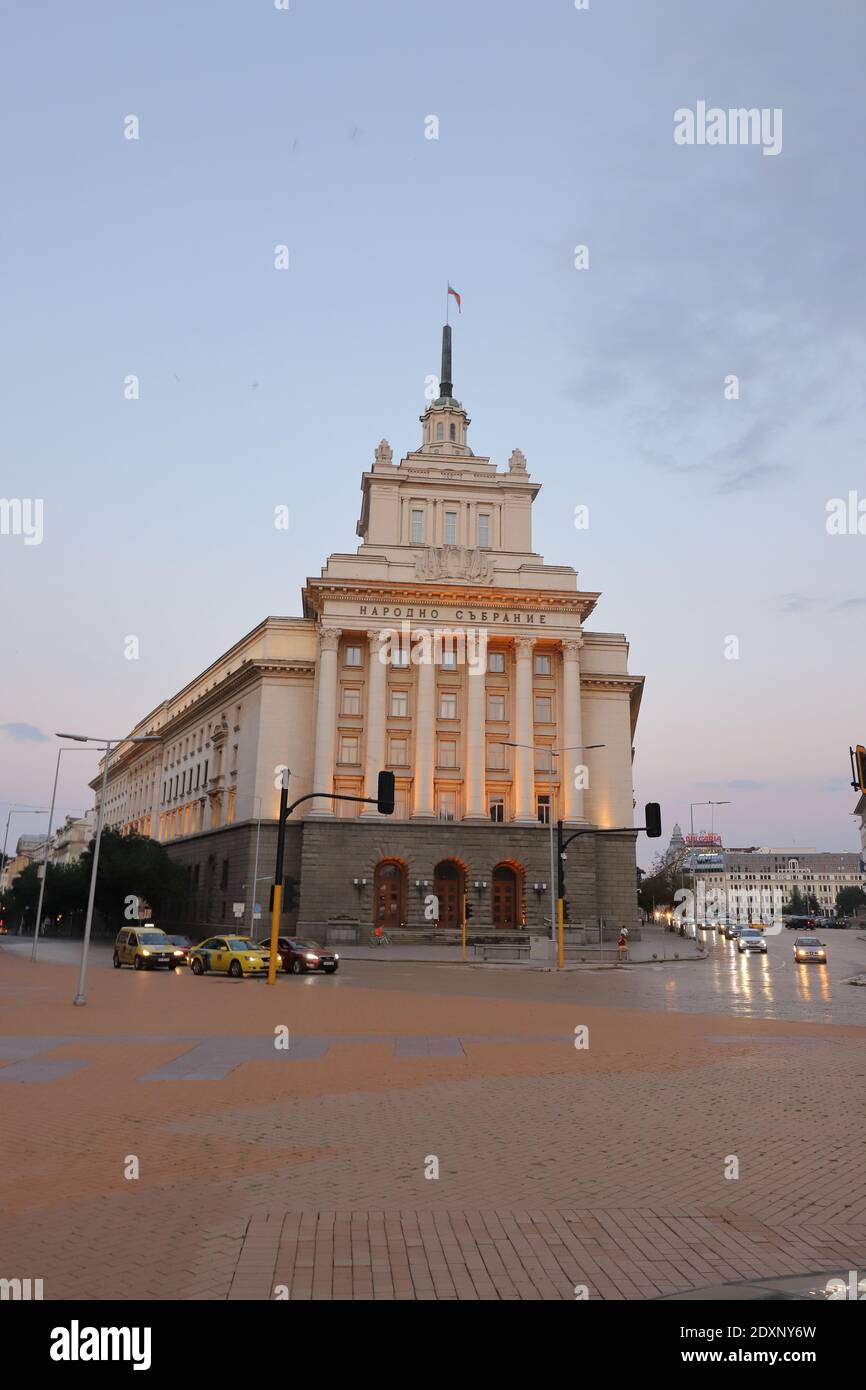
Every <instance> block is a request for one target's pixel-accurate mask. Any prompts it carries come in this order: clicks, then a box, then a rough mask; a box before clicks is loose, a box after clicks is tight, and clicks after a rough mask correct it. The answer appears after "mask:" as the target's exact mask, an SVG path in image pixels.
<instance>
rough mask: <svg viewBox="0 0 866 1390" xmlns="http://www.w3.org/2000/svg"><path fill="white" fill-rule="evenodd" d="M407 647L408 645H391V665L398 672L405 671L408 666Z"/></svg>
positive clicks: (393, 643) (400, 643)
mask: <svg viewBox="0 0 866 1390" xmlns="http://www.w3.org/2000/svg"><path fill="white" fill-rule="evenodd" d="M409 660H410V657H409V646H408V643H406V644H404V643H403V642H392V644H391V665H392V666H394V667H396V668H397V669H398V670H406V668H407V667H408V665H409Z"/></svg>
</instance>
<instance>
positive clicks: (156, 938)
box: [138, 931, 166, 946]
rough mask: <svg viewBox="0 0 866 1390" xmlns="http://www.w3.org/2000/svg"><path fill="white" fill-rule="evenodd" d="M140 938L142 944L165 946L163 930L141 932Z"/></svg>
mask: <svg viewBox="0 0 866 1390" xmlns="http://www.w3.org/2000/svg"><path fill="white" fill-rule="evenodd" d="M138 939H139V941H140V942H141V945H142V946H165V945H166V939H165V937H164V936H163V934H162V932H161V931H143V932H139V934H138Z"/></svg>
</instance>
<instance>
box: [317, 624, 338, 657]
mask: <svg viewBox="0 0 866 1390" xmlns="http://www.w3.org/2000/svg"><path fill="white" fill-rule="evenodd" d="M342 635H343V629H342V628H341V627H320V628H319V644H320V646H321V648H322V651H323V652H335V651H336V650H337V648H338V646H339V645H340V638H341V637H342Z"/></svg>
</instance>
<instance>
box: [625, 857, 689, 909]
mask: <svg viewBox="0 0 866 1390" xmlns="http://www.w3.org/2000/svg"><path fill="white" fill-rule="evenodd" d="M681 887H682V874H681V872H680V870H679V869H678V868H677V867H676V865H674V864H668V863H665V862H664V861H663V860H662V861H660V862H658V863H656V864H654V865H653V868H652V871H651V873H648V874H645V875H644V877H643V879H642V880H641V885H640V888H639V889H638V894H637V900H638V903H639V904H640V906H641V907H642V908H643V910H644V912H646V913H652V910H653V907H674V906H675V905H676V900H675V897H674V895H675V893H676V891H677V889H678V888H681ZM689 887H691V883H689Z"/></svg>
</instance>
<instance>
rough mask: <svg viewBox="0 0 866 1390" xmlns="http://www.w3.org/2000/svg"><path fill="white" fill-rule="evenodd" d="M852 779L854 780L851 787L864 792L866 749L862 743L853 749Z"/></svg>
mask: <svg viewBox="0 0 866 1390" xmlns="http://www.w3.org/2000/svg"><path fill="white" fill-rule="evenodd" d="M854 777H855V779H856V780H855V781H854V782H852V784H851V785H852V786H853V787H859V789H860V791H861V792H866V748H864V747H863V744H862V743H858V744H857V747H856V748H855V749H854Z"/></svg>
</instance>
